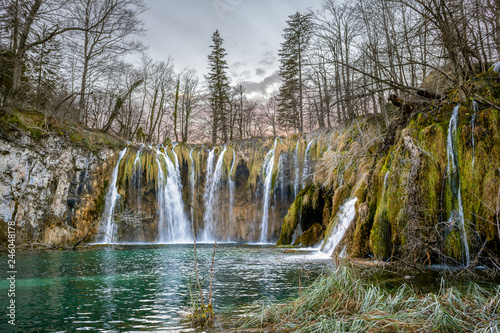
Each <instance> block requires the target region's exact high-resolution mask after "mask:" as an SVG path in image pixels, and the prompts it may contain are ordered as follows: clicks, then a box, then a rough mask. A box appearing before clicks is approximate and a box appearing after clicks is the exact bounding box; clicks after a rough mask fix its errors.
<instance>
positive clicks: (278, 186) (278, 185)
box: [274, 154, 285, 200]
mask: <svg viewBox="0 0 500 333" xmlns="http://www.w3.org/2000/svg"><path fill="white" fill-rule="evenodd" d="M283 159H284V156H283V154H280V159H279V162H278V175H277V176H276V178H277V179H279V182H278V181H276V186H275V187H274V196H275V198H276V192H277V190H278V189H279V190H281V199H282V200H283V198H284V197H285V170H284V167H283V163H284V162H283Z"/></svg>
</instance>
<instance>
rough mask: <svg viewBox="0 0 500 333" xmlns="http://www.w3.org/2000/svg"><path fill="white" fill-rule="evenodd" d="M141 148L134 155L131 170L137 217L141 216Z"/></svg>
mask: <svg viewBox="0 0 500 333" xmlns="http://www.w3.org/2000/svg"><path fill="white" fill-rule="evenodd" d="M143 148H144V146H141V148H140V149H139V150H138V151H137V153H136V154H135V160H134V168H133V177H134V180H133V181H134V184H135V189H136V191H137V197H136V200H137V202H136V209H137V212H136V213H137V214H139V215H140V214H141V172H142V165H141V153H142V149H143Z"/></svg>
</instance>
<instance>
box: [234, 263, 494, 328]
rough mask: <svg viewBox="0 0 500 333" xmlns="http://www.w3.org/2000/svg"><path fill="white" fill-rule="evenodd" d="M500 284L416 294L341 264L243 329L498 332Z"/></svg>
mask: <svg viewBox="0 0 500 333" xmlns="http://www.w3.org/2000/svg"><path fill="white" fill-rule="evenodd" d="M499 327H500V286H496V287H495V288H491V289H486V288H482V287H480V286H479V285H477V284H475V283H471V284H470V285H469V287H468V288H467V290H465V291H460V290H458V289H457V288H455V287H447V286H446V284H445V282H444V280H441V287H440V290H439V292H437V293H428V294H418V293H416V292H415V291H414V290H412V289H411V288H410V287H408V286H407V285H402V286H401V287H399V288H398V289H397V290H392V291H389V290H385V289H382V288H380V287H378V286H374V285H373V284H372V283H368V282H364V281H362V280H361V279H360V278H359V277H357V276H356V274H355V272H354V271H353V270H352V269H351V268H349V267H347V266H340V267H338V268H337V269H335V270H334V271H332V272H330V273H329V274H327V275H325V276H322V277H320V278H319V279H317V280H316V281H315V282H314V283H313V284H312V285H311V286H310V287H309V288H307V289H306V290H305V291H304V292H302V294H301V296H299V297H298V298H297V299H295V300H293V301H291V302H290V303H287V304H280V305H271V306H268V307H266V308H264V309H263V310H262V311H258V312H256V313H253V314H251V315H249V316H248V317H247V318H246V319H245V321H244V322H243V323H242V331H241V332H245V331H246V332H253V331H255V330H256V329H257V330H258V331H259V332H497V331H498V328H499Z"/></svg>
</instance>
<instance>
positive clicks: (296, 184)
mask: <svg viewBox="0 0 500 333" xmlns="http://www.w3.org/2000/svg"><path fill="white" fill-rule="evenodd" d="M299 144H300V139H298V140H297V145H296V146H295V154H294V155H293V162H294V163H295V182H294V183H293V194H294V196H295V197H297V194H299V183H300V182H301V179H300V168H299Z"/></svg>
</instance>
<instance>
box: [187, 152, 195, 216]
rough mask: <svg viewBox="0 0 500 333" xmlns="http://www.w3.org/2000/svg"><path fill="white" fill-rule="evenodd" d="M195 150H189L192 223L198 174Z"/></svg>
mask: <svg viewBox="0 0 500 333" xmlns="http://www.w3.org/2000/svg"><path fill="white" fill-rule="evenodd" d="M193 151H194V148H193V149H191V151H190V152H189V161H190V162H191V173H190V175H189V183H190V185H191V193H190V195H191V223H194V187H195V185H196V184H195V182H196V180H195V174H196V168H195V165H194V160H193Z"/></svg>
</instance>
